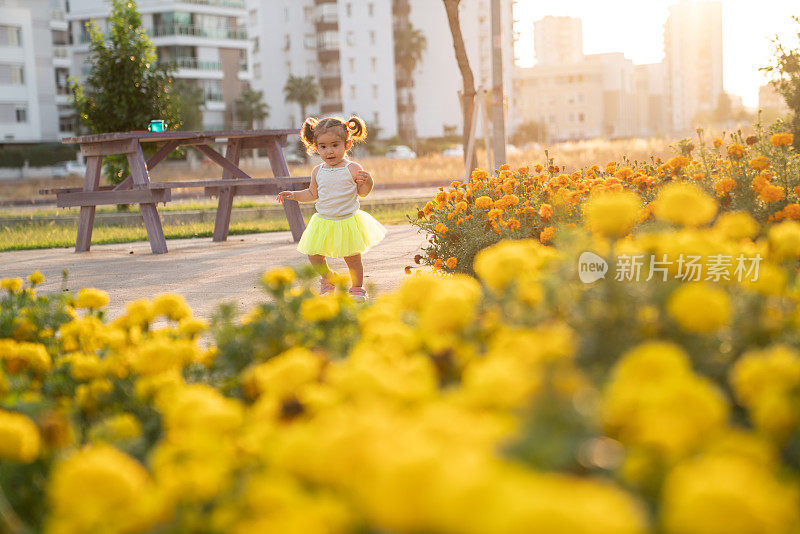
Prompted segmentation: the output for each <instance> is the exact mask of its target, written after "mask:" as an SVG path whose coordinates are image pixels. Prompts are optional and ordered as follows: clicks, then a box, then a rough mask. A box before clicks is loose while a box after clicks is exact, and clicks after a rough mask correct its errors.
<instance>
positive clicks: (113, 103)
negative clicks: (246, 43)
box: [71, 0, 181, 183]
mask: <svg viewBox="0 0 800 534" xmlns="http://www.w3.org/2000/svg"><path fill="white" fill-rule="evenodd" d="M111 4H112V5H111V16H110V17H109V19H108V34H107V35H103V33H102V32H101V31H100V27H99V26H98V25H97V23H96V22H94V21H92V22H89V23H88V24H87V30H88V31H89V38H90V45H89V51H90V58H89V62H90V64H91V65H92V69H91V71H90V72H89V76H88V77H87V79H86V80H85V82H84V84H83V85H80V84H79V83H78V82H76V81H75V80H72V82H71V87H72V90H73V101H72V105H73V107H74V108H75V110H76V111H77V112H78V117H79V120H80V124H81V126H83V128H85V129H86V130H88V133H90V134H98V133H107V132H124V131H129V130H144V129H145V128H147V124H148V123H149V122H150V121H151V120H152V119H163V120H164V121H166V123H167V127H168V128H169V129H170V130H178V129H180V127H181V121H180V119H181V118H180V110H179V106H180V101H179V98H177V97H176V95H175V93H174V92H173V86H172V75H171V72H170V70H169V69H168V68H167V67H165V66H163V65H158V64H157V63H156V59H157V57H156V49H155V46H153V43H152V41H151V40H150V38H149V37H148V36H147V34H146V33H145V31H144V29H143V28H142V18H141V15H140V14H139V12H138V10H137V7H136V1H135V0H111ZM105 163H106V177H107V178H108V180H109V181H110V182H111V183H119V182H120V181H122V180H123V178H124V177H125V176H127V174H128V164H127V161H126V159H125V158H124V157H113V156H112V157H106V159H105Z"/></svg>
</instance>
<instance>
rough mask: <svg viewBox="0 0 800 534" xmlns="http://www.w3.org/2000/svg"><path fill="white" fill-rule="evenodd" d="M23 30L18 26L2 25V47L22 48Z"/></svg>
mask: <svg viewBox="0 0 800 534" xmlns="http://www.w3.org/2000/svg"><path fill="white" fill-rule="evenodd" d="M21 45H22V30H21V28H19V27H18V26H4V25H0V46H21Z"/></svg>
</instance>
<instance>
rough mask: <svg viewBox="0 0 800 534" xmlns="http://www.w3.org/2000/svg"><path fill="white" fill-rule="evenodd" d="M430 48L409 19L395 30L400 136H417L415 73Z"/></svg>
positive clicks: (410, 137) (407, 137)
mask: <svg viewBox="0 0 800 534" xmlns="http://www.w3.org/2000/svg"><path fill="white" fill-rule="evenodd" d="M427 48H428V40H427V39H426V38H425V35H424V34H423V33H422V31H420V30H419V29H417V28H414V27H413V26H411V23H410V22H408V21H407V20H406V21H405V24H402V25H400V26H398V27H396V28H395V30H394V63H395V65H396V68H397V70H398V72H399V74H400V76H398V78H397V113H398V116H399V117H400V118H401V120H400V137H402V138H404V139H407V140H410V141H411V142H412V143H413V140H414V139H415V138H416V133H417V132H416V127H415V125H414V93H413V91H412V87H413V75H414V70H415V69H416V68H417V63H419V62H420V61H421V60H422V54H423V52H425V50H426V49H427Z"/></svg>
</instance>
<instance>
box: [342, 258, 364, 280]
mask: <svg viewBox="0 0 800 534" xmlns="http://www.w3.org/2000/svg"><path fill="white" fill-rule="evenodd" d="M344 262H345V263H346V264H347V268H348V269H350V280H351V281H352V282H353V287H362V286H363V285H364V264H363V263H362V262H361V254H356V255H355V256H347V257H346V258H345V259H344Z"/></svg>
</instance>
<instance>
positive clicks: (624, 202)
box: [584, 191, 642, 237]
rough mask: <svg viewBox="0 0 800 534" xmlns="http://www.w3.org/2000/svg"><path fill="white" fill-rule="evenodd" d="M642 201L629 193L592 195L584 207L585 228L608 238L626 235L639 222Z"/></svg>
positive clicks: (614, 192) (610, 192)
mask: <svg viewBox="0 0 800 534" xmlns="http://www.w3.org/2000/svg"><path fill="white" fill-rule="evenodd" d="M641 209H642V201H641V199H640V198H639V196H638V195H637V194H636V193H633V192H631V191H619V192H617V191H602V192H600V193H593V194H592V195H591V196H590V197H589V200H588V202H587V203H586V204H585V205H584V215H585V217H586V226H587V227H588V228H589V230H591V231H592V233H595V234H600V235H604V236H608V237H622V236H624V235H627V234H628V233H629V232H630V231H631V229H632V228H633V226H634V225H635V224H636V223H637V221H638V220H639V214H640V212H641Z"/></svg>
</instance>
